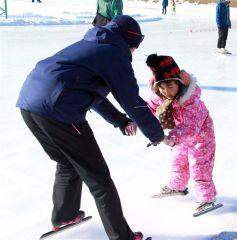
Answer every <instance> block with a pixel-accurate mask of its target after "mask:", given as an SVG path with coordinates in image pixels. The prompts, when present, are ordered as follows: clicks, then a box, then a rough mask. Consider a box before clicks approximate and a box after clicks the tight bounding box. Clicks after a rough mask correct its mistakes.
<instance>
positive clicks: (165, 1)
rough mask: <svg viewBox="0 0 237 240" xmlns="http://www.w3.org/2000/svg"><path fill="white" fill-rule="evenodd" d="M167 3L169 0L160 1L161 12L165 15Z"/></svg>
mask: <svg viewBox="0 0 237 240" xmlns="http://www.w3.org/2000/svg"><path fill="white" fill-rule="evenodd" d="M168 4H169V0H163V1H162V14H164V15H166V10H167V7H168Z"/></svg>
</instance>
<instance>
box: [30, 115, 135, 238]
mask: <svg viewBox="0 0 237 240" xmlns="http://www.w3.org/2000/svg"><path fill="white" fill-rule="evenodd" d="M33 117H34V120H35V121H36V122H37V124H38V126H40V128H41V129H42V130H43V131H44V132H45V133H47V136H48V137H49V138H50V139H51V140H52V141H53V143H54V144H55V146H57V148H58V149H60V151H61V152H62V154H63V155H64V156H65V157H66V159H67V160H68V161H69V162H70V163H71V164H72V165H73V167H74V169H75V170H76V171H77V173H78V174H79V175H80V177H81V179H82V180H83V181H84V182H85V183H86V185H87V186H88V187H89V190H90V192H91V194H92V195H93V197H94V198H95V202H96V205H97V208H98V211H99V214H100V217H101V220H102V222H103V225H104V228H105V231H106V233H107V235H108V237H109V239H110V240H121V239H123V240H134V233H133V232H132V231H131V229H130V228H129V226H128V224H127V222H126V220H125V218H124V216H123V212H122V207H121V203H120V199H119V196H118V193H117V190H116V187H115V185H114V183H113V180H112V179H111V176H110V172H109V169H108V167H107V164H106V162H105V160H104V158H103V156H102V153H101V151H100V149H99V146H98V144H97V142H96V140H95V138H94V135H93V132H92V131H91V129H90V127H89V125H88V123H84V124H80V125H70V124H65V123H62V122H57V121H51V120H49V119H47V120H46V119H45V118H43V117H40V116H38V115H35V114H34V115H33Z"/></svg>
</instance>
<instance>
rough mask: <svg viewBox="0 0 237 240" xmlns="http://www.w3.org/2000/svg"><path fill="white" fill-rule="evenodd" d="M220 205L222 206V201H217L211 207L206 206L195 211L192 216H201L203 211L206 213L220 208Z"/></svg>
mask: <svg viewBox="0 0 237 240" xmlns="http://www.w3.org/2000/svg"><path fill="white" fill-rule="evenodd" d="M220 207H223V204H222V203H218V204H215V205H214V206H211V207H208V208H206V209H204V210H202V211H199V212H196V213H194V214H193V217H198V216H201V215H203V214H205V213H208V212H211V211H213V210H215V209H217V208H220Z"/></svg>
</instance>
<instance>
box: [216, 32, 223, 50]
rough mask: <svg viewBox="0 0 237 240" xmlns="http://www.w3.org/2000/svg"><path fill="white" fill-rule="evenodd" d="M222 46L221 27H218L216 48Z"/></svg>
mask: <svg viewBox="0 0 237 240" xmlns="http://www.w3.org/2000/svg"><path fill="white" fill-rule="evenodd" d="M222 46H223V28H218V40H217V48H219V49H221V48H222Z"/></svg>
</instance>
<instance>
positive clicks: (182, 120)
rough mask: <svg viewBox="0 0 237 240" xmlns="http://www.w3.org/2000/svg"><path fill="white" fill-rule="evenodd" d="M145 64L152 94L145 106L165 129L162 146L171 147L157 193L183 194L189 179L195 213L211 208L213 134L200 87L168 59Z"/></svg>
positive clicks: (153, 58)
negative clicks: (163, 182)
mask: <svg viewBox="0 0 237 240" xmlns="http://www.w3.org/2000/svg"><path fill="white" fill-rule="evenodd" d="M146 63H147V65H148V67H150V69H151V71H152V78H151V79H150V82H149V85H150V87H151V90H152V91H153V92H154V93H155V94H154V96H153V97H152V98H151V99H150V100H149V101H148V102H147V104H148V107H149V108H150V109H151V111H152V112H153V113H154V114H155V115H156V117H157V118H158V119H159V121H160V124H161V126H162V127H163V129H166V131H167V129H168V133H166V135H167V136H165V138H164V143H165V144H166V145H168V146H170V147H171V148H172V157H173V160H172V166H171V174H170V179H169V181H168V184H167V186H164V187H163V188H162V189H161V194H171V193H175V192H183V193H185V192H186V191H187V185H188V181H189V178H190V176H191V177H192V179H193V181H194V188H195V195H196V200H197V203H198V204H197V207H196V210H197V211H201V210H203V209H205V208H207V207H209V206H213V205H214V202H215V198H216V188H215V185H214V182H213V178H212V172H213V166H214V160H215V148H216V143H215V133H214V126H213V120H212V118H211V116H210V114H209V111H208V109H207V108H206V106H205V104H204V102H203V101H202V100H201V99H200V96H201V88H200V87H199V86H198V85H197V80H196V78H195V77H194V76H193V75H190V74H188V73H187V72H185V71H184V70H182V71H181V70H180V69H179V67H178V65H177V64H176V62H175V61H174V59H173V58H172V57H171V56H158V55H156V54H151V55H149V56H148V57H147V61H146ZM184 195H185V194H184Z"/></svg>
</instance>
